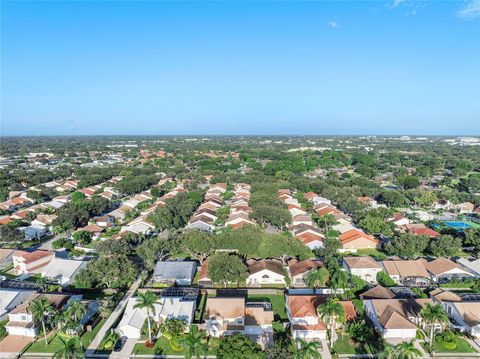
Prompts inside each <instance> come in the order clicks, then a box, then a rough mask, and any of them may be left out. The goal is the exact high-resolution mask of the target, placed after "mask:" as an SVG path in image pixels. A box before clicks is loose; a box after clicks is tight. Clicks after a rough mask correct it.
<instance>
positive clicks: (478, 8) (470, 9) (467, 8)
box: [457, 0, 480, 19]
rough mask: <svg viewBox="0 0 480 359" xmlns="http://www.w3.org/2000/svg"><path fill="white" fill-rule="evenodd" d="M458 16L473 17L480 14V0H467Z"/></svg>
mask: <svg viewBox="0 0 480 359" xmlns="http://www.w3.org/2000/svg"><path fill="white" fill-rule="evenodd" d="M457 16H458V17H461V18H464V19H473V18H475V17H479V16H480V0H469V1H467V2H465V4H464V5H463V6H462V8H461V9H460V10H458V12H457Z"/></svg>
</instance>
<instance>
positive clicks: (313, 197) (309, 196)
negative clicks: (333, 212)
mask: <svg viewBox="0 0 480 359" xmlns="http://www.w3.org/2000/svg"><path fill="white" fill-rule="evenodd" d="M303 196H304V197H305V199H306V200H307V201H310V202H312V203H313V204H314V205H318V204H319V203H326V204H332V201H330V200H329V199H327V198H324V197H321V196H319V195H318V194H316V193H315V192H307V193H305V194H304V195H303Z"/></svg>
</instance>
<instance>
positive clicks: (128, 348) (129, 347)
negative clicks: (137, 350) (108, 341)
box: [109, 338, 138, 359]
mask: <svg viewBox="0 0 480 359" xmlns="http://www.w3.org/2000/svg"><path fill="white" fill-rule="evenodd" d="M137 341H138V339H132V338H129V339H127V341H126V342H125V344H124V345H123V348H122V350H121V351H119V352H118V353H115V352H113V353H112V354H110V356H109V358H110V359H126V358H130V355H131V354H132V352H133V347H134V346H135V344H137Z"/></svg>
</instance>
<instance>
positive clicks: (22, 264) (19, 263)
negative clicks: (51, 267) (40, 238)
mask: <svg viewBox="0 0 480 359" xmlns="http://www.w3.org/2000/svg"><path fill="white" fill-rule="evenodd" d="M53 258H55V252H52V251H42V250H36V251H34V252H26V251H15V252H14V253H13V254H12V260H13V270H14V272H15V274H17V275H22V274H35V273H37V272H40V269H42V268H43V267H45V266H46V265H47V264H48V263H50V261H51V260H52V259H53Z"/></svg>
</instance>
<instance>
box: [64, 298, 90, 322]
mask: <svg viewBox="0 0 480 359" xmlns="http://www.w3.org/2000/svg"><path fill="white" fill-rule="evenodd" d="M86 312H87V308H85V305H83V304H82V303H81V302H80V301H78V300H75V301H72V302H71V303H70V305H69V306H68V309H67V313H68V315H69V316H72V317H73V320H74V321H75V322H76V323H77V322H79V321H80V320H81V319H82V318H83V316H84V315H85V313H86Z"/></svg>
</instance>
